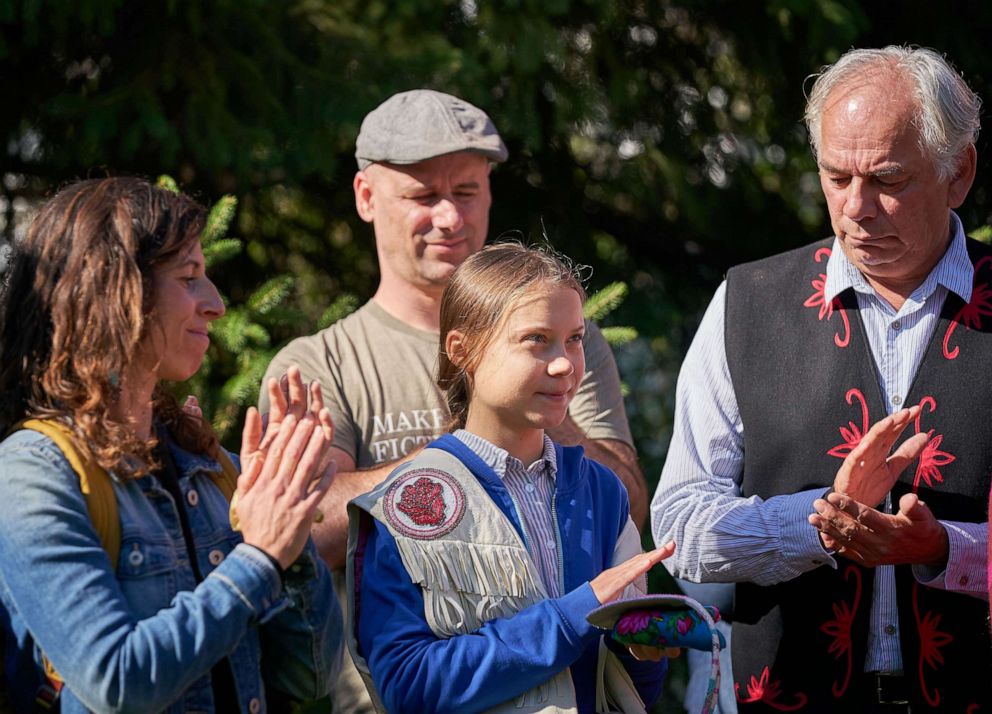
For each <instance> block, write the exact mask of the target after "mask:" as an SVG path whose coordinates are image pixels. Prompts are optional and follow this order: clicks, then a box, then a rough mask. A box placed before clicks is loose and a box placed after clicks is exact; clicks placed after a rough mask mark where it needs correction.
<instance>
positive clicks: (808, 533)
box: [776, 488, 837, 573]
mask: <svg viewBox="0 0 992 714" xmlns="http://www.w3.org/2000/svg"><path fill="white" fill-rule="evenodd" d="M830 490H831V489H830V488H814V489H809V490H807V491H800V492H799V493H794V494H789V495H784V496H776V499H781V506H780V509H779V515H780V518H781V536H782V548H783V551H784V554H785V558H786V562H789V563H795V564H796V566H797V568H798V570H799V572H800V573H804V572H807V571H809V570H812V569H814V568H818V567H820V566H821V565H829V566H830V567H831V568H836V567H837V561H836V560H834V557H833V554H832V553H831V552H830V551H828V550H827V549H826V548H824V547H823V541H822V540H820V532H819V531H818V530H816V528H814V527H813V526H811V525H810V523H809V516H810V514H812V513H813V501H815V500H816V499H818V498H824V497H825V496H826V495H827V494H828V493H830Z"/></svg>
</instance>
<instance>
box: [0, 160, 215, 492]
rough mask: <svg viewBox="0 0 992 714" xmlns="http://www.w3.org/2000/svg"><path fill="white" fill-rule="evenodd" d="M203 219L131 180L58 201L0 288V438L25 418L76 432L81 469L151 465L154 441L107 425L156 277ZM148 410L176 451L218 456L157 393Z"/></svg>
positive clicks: (197, 427)
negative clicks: (86, 462) (59, 423)
mask: <svg viewBox="0 0 992 714" xmlns="http://www.w3.org/2000/svg"><path fill="white" fill-rule="evenodd" d="M205 222H206V211H205V210H204V208H203V207H202V206H201V205H199V204H198V203H196V202H195V201H193V200H192V199H191V198H189V197H187V196H183V195H181V194H177V193H173V192H171V191H167V190H165V189H161V188H157V187H155V186H153V185H152V184H150V183H148V182H147V181H145V180H142V179H138V178H123V177H120V178H104V179H91V180H86V181H80V182H77V183H74V184H71V185H69V186H67V187H65V188H64V189H62V190H61V191H59V192H58V193H57V194H56V195H55V196H54V197H53V198H52V199H51V200H49V201H48V202H47V203H46V204H45V205H44V206H43V207H42V209H41V211H40V212H39V213H38V215H37V216H36V217H35V219H34V221H32V223H31V226H30V227H29V229H28V233H27V236H26V237H25V239H24V240H23V241H21V242H19V243H17V244H16V245H15V246H14V251H13V256H12V259H11V262H10V268H9V270H8V273H7V277H6V280H5V281H4V284H3V286H2V287H0V435H2V434H6V433H7V432H8V431H9V430H10V429H11V428H12V427H13V426H14V425H15V424H16V423H17V422H19V421H20V420H22V419H25V418H32V417H34V418H42V419H52V418H54V419H61V420H64V421H66V422H67V423H69V424H71V425H72V429H73V434H74V436H75V442H76V445H77V447H78V448H79V449H80V450H81V451H82V453H83V455H84V457H85V458H88V459H91V460H94V461H96V462H97V463H98V464H99V465H100V466H101V467H103V468H105V469H107V470H113V471H114V472H115V473H116V474H117V475H118V476H121V477H125V478H128V477H139V476H142V475H143V474H145V473H148V472H149V471H150V470H152V469H154V468H157V467H158V464H157V463H156V462H155V459H154V457H153V455H152V450H153V449H154V447H155V445H156V440H155V439H154V438H152V439H148V440H145V439H142V438H140V437H138V436H137V435H136V434H135V433H134V431H133V430H132V429H131V428H130V427H129V426H128V425H127V424H125V423H123V422H122V421H120V420H119V418H118V419H115V418H114V416H113V415H112V412H113V407H114V404H115V401H116V400H117V398H118V396H119V393H120V380H121V376H122V375H125V374H127V373H128V368H129V367H130V366H131V364H132V362H133V360H135V358H136V356H137V353H138V348H139V345H140V343H141V341H142V339H143V338H144V336H145V333H146V331H147V328H148V324H149V320H148V318H149V312H150V310H151V306H152V305H153V304H154V297H155V296H154V294H153V280H152V274H153V270H154V269H155V267H156V266H158V265H161V264H162V263H165V262H166V261H168V260H170V259H171V258H173V257H174V256H176V255H178V254H179V253H181V252H182V251H184V250H185V249H186V248H188V247H189V245H190V244H191V243H192V242H193V241H197V240H199V237H200V234H201V233H202V232H203V228H204V225H205ZM153 409H154V413H155V416H156V418H157V420H158V421H159V422H161V423H163V424H164V425H165V426H166V427H167V428H168V429H169V431H170V432H171V433H172V434H173V436H174V437H175V438H176V440H177V441H178V442H179V444H180V445H181V446H182V447H183V448H185V449H187V450H189V451H193V452H196V453H207V454H210V455H215V454H216V453H217V448H218V445H217V438H216V436H215V435H214V434H213V432H212V431H211V429H210V427H209V426H208V425H207V424H206V423H205V422H204V421H203V420H201V419H199V418H194V417H191V416H189V415H186V414H185V413H184V412H183V411H182V409H181V408H180V407H179V405H178V404H177V403H176V400H175V397H173V396H172V394H171V393H170V392H168V391H167V390H166V389H164V388H163V386H162V385H157V386H156V389H155V395H154V404H153Z"/></svg>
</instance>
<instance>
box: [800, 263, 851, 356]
mask: <svg viewBox="0 0 992 714" xmlns="http://www.w3.org/2000/svg"><path fill="white" fill-rule="evenodd" d="M830 252H831V251H830V248H820V249H819V250H817V251H816V253H815V254H814V255H813V260H815V261H816V262H817V263H821V262H823V260H824V259H826V258H829V257H830ZM810 285H812V286H813V294H812V295H810V296H809V297H808V298H806V302H804V303H803V307H818V308H820V312H819V314H818V315H817V319H818V320H821V321H822V320H823V318H824V317H826V318H827V320H829V319H830V318H831V317H833V315H834V310H836V311H837V314H839V315H840V319H841V320H843V322H844V336H843V337H841V334H840V332H836V333H834V344H835V345H837V346H838V347H847V345H848V343H849V342H850V341H851V323H850V322H849V321H848V319H847V313H846V312H844V310H843V307H842V306H841V304H840V298H836V297H835V298H834V299H833V300H831V301H830V302H827V296H826V290H825V289H826V285H827V274H826V273H820V276H819V277H818V278H814V279H813V280H811V281H810Z"/></svg>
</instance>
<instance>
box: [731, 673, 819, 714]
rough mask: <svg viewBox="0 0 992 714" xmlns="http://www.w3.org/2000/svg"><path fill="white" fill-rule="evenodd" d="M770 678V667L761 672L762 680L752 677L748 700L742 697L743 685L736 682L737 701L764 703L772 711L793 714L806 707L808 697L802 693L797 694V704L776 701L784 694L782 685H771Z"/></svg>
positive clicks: (777, 682) (748, 689) (748, 687)
mask: <svg viewBox="0 0 992 714" xmlns="http://www.w3.org/2000/svg"><path fill="white" fill-rule="evenodd" d="M769 678H770V675H769V674H768V667H765V668H764V669H763V670H762V671H761V679H755V678H754V677H753V676H752V677H751V683H750V684H748V685H747V699H744V698H743V697H741V685H740V683H739V682H735V683H734V696H735V697H736V698H737V701H739V702H740V703H741V704H754V703H756V702H763V703H764V704H767V705H768V706H770V707H771V708H772V709H778V710H779V711H781V712H793V711H796V710H797V709H802V708H803V707H804V706H806V700H807V697H806V695H805V694H803V693H802V692H796V702H795V704H783V703H782V702H777V701H775V700H776V699H778V697H779V695H780V694H781V693H782V683H781V682H779V681H778V680H776V681H774V682H772V683H770V684H769V682H768V680H769Z"/></svg>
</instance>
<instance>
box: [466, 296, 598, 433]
mask: <svg viewBox="0 0 992 714" xmlns="http://www.w3.org/2000/svg"><path fill="white" fill-rule="evenodd" d="M584 331H585V321H584V319H583V315H582V300H581V299H580V297H579V295H578V293H576V292H575V291H574V290H572V289H570V288H565V287H552V288H550V289H545V288H541V289H539V290H536V291H534V292H532V293H529V294H526V295H524V296H523V297H521V298H520V299H519V300H518V301H516V303H515V304H513V305H511V306H510V307H509V308H508V313H507V314H506V316H505V317H504V318H503V321H502V323H501V324H500V325H498V326H497V327H496V330H495V332H494V333H493V335H492V337H491V339H490V341H489V344H488V345H487V346H486V348H485V350H484V351H483V354H482V356H481V358H480V360H479V363H478V364H477V365H476V366H475V369H474V370H471V372H470V383H471V385H472V386H471V396H470V401H469V407H468V417H467V420H466V428H467V429H469V431H472V432H473V433H476V434H478V435H479V436H482V437H484V438H487V439H489V440H490V441H492V442H493V443H495V444H497V445H498V446H501V447H502V448H505V449H507V451H509V452H510V453H514V451H515V450H514V449H513V448H509V446H508V443H512V442H514V441H515V440H518V439H523V441H527V440H528V439H527V437H530V438H531V440H533V438H534V437H536V438H538V439H540V438H541V436H542V433H543V430H544V429H548V428H553V427H556V426H558V425H559V424H561V422H562V421H563V420H564V419H565V416H566V415H567V414H568V405H569V403H570V402H571V401H572V397H574V396H575V392H576V390H577V389H578V388H579V382H581V381H582V373H583V372H584V371H585V353H584V352H583V349H582V336H583V333H584Z"/></svg>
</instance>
